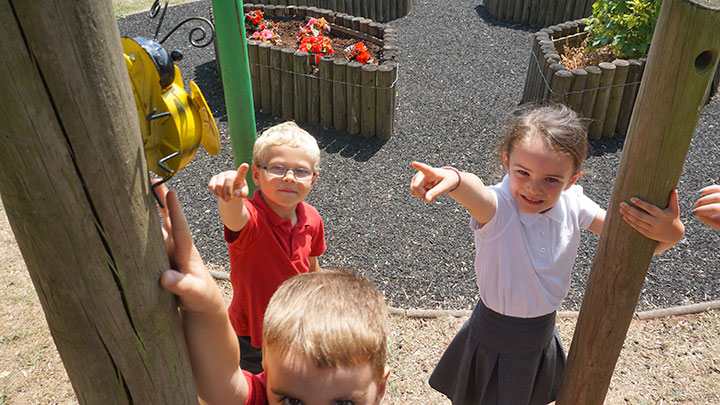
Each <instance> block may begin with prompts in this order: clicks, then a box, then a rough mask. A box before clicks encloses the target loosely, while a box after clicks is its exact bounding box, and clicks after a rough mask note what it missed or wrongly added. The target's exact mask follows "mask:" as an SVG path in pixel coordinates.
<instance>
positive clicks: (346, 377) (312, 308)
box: [159, 187, 390, 405]
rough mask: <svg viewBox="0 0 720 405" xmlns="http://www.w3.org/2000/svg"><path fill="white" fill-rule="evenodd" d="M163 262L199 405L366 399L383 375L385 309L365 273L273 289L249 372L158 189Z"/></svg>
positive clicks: (206, 277)
mask: <svg viewBox="0 0 720 405" xmlns="http://www.w3.org/2000/svg"><path fill="white" fill-rule="evenodd" d="M159 191H160V195H161V198H162V199H163V200H166V201H165V202H166V204H165V207H167V208H165V209H163V210H162V214H163V219H164V224H163V236H164V238H165V247H166V249H167V252H168V257H169V259H170V265H171V266H172V267H173V268H175V269H177V271H176V270H168V271H166V272H165V273H163V275H162V277H161V278H160V284H161V285H162V287H163V288H165V289H166V290H168V291H170V292H172V293H173V294H176V295H177V296H178V302H179V306H180V310H181V317H182V322H183V329H184V332H185V338H186V340H187V345H188V351H189V353H190V361H191V364H192V370H193V376H194V378H195V384H196V385H197V390H198V395H199V396H200V398H201V399H202V400H203V401H204V402H205V403H208V404H243V403H244V404H263V405H265V404H269V403H273V404H276V403H280V404H294V405H299V404H305V405H315V404H318V405H319V404H322V405H336V404H339V405H371V404H380V403H382V400H383V397H384V396H385V387H386V382H387V377H388V375H389V373H390V371H389V369H388V368H387V367H386V365H385V362H386V347H387V329H388V325H387V319H388V313H387V307H386V305H385V300H384V297H383V296H382V294H380V292H379V291H378V290H377V289H376V288H375V287H374V286H373V285H372V284H371V283H370V282H369V281H367V280H365V279H362V278H359V277H357V276H355V275H354V274H352V273H350V272H346V271H322V272H316V273H305V274H301V275H298V276H295V277H293V278H291V279H289V280H288V281H286V282H285V283H283V284H282V285H281V286H280V288H279V289H278V290H277V292H276V293H275V294H274V295H273V297H272V299H271V300H270V303H269V305H268V308H267V311H266V313H265V320H264V327H263V361H262V362H263V367H264V369H265V371H264V372H263V373H261V374H259V375H254V374H251V373H249V372H247V371H243V370H241V369H240V367H239V366H238V361H239V357H240V349H239V344H238V340H237V337H236V335H235V331H234V330H233V327H232V325H231V324H230V321H229V318H228V311H227V308H226V306H225V302H224V300H223V298H222V295H221V293H220V290H219V289H218V287H217V285H216V284H215V281H214V280H213V279H212V277H211V276H210V274H209V273H208V271H207V269H206V268H205V265H204V264H203V262H202V259H201V258H200V254H199V253H198V251H197V249H196V248H195V245H194V243H193V241H192V237H191V235H190V230H189V228H188V224H187V220H186V219H185V215H184V214H183V212H182V209H181V208H180V203H179V202H178V199H177V195H176V194H175V193H174V192H172V191H171V192H167V189H165V188H164V187H161V188H160V189H159Z"/></svg>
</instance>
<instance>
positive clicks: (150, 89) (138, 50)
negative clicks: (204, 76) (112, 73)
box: [122, 37, 220, 192]
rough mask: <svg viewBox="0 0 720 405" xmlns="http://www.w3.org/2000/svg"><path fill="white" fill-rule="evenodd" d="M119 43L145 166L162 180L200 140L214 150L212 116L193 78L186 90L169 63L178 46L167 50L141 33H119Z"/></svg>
mask: <svg viewBox="0 0 720 405" xmlns="http://www.w3.org/2000/svg"><path fill="white" fill-rule="evenodd" d="M122 46H123V53H124V56H125V62H126V64H127V69H128V73H129V75H130V82H131V83H132V88H133V93H134V96H135V105H136V107H137V112H138V119H139V121H140V128H141V130H142V138H143V144H144V147H145V156H146V158H147V162H148V169H149V170H150V171H152V172H153V173H155V174H157V175H158V176H160V177H162V178H163V179H162V181H161V183H162V182H165V181H167V180H168V179H169V178H170V177H172V176H174V175H175V174H176V173H177V172H178V171H179V170H180V169H182V168H183V167H185V166H186V165H187V164H188V163H190V161H191V160H192V159H193V158H194V157H195V154H196V153H197V151H198V149H199V147H200V145H201V144H202V146H203V147H204V148H205V150H206V151H207V152H208V153H210V154H211V155H217V154H218V153H219V152H220V136H219V133H218V130H217V126H216V125H215V119H214V118H213V116H212V113H211V112H210V108H208V105H207V103H206V102H205V97H203V95H202V92H200V89H199V88H198V86H197V85H196V84H195V83H194V82H192V81H191V82H190V94H189V95H188V93H187V92H186V91H185V89H184V87H183V81H182V76H181V74H180V69H178V67H177V66H176V65H175V63H174V62H177V61H179V60H180V59H182V54H181V53H180V51H173V52H172V53H170V54H168V52H167V50H166V49H165V48H164V47H163V46H162V45H161V44H160V43H158V42H157V41H155V40H152V39H147V38H143V37H134V38H128V37H123V38H122ZM153 192H154V189H153Z"/></svg>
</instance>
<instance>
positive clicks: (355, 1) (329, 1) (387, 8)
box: [265, 0, 414, 22]
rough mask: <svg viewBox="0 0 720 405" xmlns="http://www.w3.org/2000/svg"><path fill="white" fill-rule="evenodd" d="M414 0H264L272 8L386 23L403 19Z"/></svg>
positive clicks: (410, 9)
mask: <svg viewBox="0 0 720 405" xmlns="http://www.w3.org/2000/svg"><path fill="white" fill-rule="evenodd" d="M413 1H414V0H265V4H270V5H274V6H303V7H317V8H321V9H326V10H332V11H335V12H338V13H345V14H349V15H354V16H358V17H365V18H369V19H371V20H373V21H380V22H387V21H392V20H395V19H397V18H401V17H405V16H406V15H408V14H409V13H410V11H412V7H413Z"/></svg>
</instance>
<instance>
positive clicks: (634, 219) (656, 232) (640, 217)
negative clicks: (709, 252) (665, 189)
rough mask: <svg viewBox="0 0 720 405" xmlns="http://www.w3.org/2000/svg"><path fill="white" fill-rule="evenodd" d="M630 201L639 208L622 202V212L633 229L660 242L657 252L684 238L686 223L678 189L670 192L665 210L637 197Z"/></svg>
mask: <svg viewBox="0 0 720 405" xmlns="http://www.w3.org/2000/svg"><path fill="white" fill-rule="evenodd" d="M630 202H631V203H633V204H635V206H636V207H637V208H635V207H632V206H631V205H630V204H628V203H625V202H621V203H620V214H621V215H622V216H623V219H624V220H625V222H627V223H628V225H630V226H631V227H633V229H635V230H636V231H638V232H640V233H641V234H643V235H645V236H646V237H648V238H650V239H654V240H656V241H658V242H659V243H658V245H657V247H656V248H655V254H658V253H662V252H664V251H666V250H668V249H670V248H671V247H672V246H673V245H675V244H676V243H678V242H679V241H680V239H682V237H683V234H684V233H685V225H683V223H682V221H680V206H679V204H678V195H677V190H673V191H671V192H670V198H669V201H668V207H667V208H666V209H664V210H663V209H660V208H658V207H656V206H655V205H653V204H650V203H648V202H645V201H643V200H641V199H639V198H635V197H633V198H631V199H630Z"/></svg>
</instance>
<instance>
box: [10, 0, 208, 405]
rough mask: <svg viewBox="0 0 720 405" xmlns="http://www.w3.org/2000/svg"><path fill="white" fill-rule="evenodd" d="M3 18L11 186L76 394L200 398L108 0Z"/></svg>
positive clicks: (16, 228)
mask: <svg viewBox="0 0 720 405" xmlns="http://www.w3.org/2000/svg"><path fill="white" fill-rule="evenodd" d="M0 27H1V28H0V43H2V49H3V50H4V53H5V56H3V57H2V58H0V93H2V94H3V95H4V96H3V103H2V107H0V157H1V158H0V171H1V172H2V173H3V175H2V176H0V195H1V196H2V200H3V205H4V206H5V209H6V210H7V214H8V218H9V220H10V223H11V226H12V228H13V232H14V233H15V237H16V239H17V241H18V245H19V246H20V249H21V251H22V253H23V257H24V259H25V261H26V264H27V267H28V271H29V272H30V275H31V278H32V280H33V284H34V285H35V288H36V291H37V294H38V297H39V299H40V302H41V304H42V307H43V310H44V312H45V317H46V319H47V322H48V325H49V327H50V330H51V333H52V335H53V339H54V341H55V344H56V346H57V349H58V352H59V353H60V356H61V358H62V360H63V364H64V366H65V368H66V370H67V372H68V376H69V377H70V380H71V382H72V385H73V388H74V390H75V392H76V394H77V397H78V399H79V401H80V402H81V403H131V402H134V403H192V400H193V399H194V400H195V402H197V398H196V394H195V388H194V384H193V382H192V374H191V371H190V367H189V361H188V356H187V351H186V348H185V343H184V337H183V334H182V330H181V329H180V323H179V319H178V316H177V310H176V306H175V304H174V299H173V297H172V296H171V295H170V294H168V293H166V292H165V291H163V290H162V289H161V288H160V287H159V285H158V279H159V277H160V274H161V273H162V271H164V270H165V269H167V268H168V263H167V256H166V254H165V252H164V245H163V241H162V237H161V233H160V224H159V219H158V214H157V211H156V208H155V203H154V200H153V199H152V197H151V195H150V189H149V184H148V182H149V179H148V171H147V165H146V163H145V155H144V152H143V147H142V140H141V137H140V127H139V124H138V121H137V115H136V114H137V113H136V110H135V105H134V101H133V96H132V91H131V89H130V82H129V80H128V74H127V70H126V67H125V62H124V60H123V57H122V48H121V45H120V37H119V33H118V29H117V26H116V22H115V17H114V15H113V12H112V5H111V3H110V2H109V1H100V2H97V1H90V0H78V1H75V2H73V3H72V4H70V3H66V2H60V1H54V2H49V3H48V2H42V3H40V2H26V1H7V0H3V1H0Z"/></svg>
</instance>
